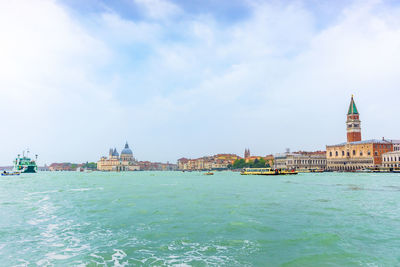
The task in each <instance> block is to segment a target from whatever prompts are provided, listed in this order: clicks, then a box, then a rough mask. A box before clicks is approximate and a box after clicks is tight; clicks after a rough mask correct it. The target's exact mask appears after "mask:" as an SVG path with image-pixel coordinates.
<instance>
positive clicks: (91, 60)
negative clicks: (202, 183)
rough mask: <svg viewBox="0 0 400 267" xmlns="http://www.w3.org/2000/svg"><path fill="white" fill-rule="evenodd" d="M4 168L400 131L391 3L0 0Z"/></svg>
mask: <svg viewBox="0 0 400 267" xmlns="http://www.w3.org/2000/svg"><path fill="white" fill-rule="evenodd" d="M0 33H1V34H0V101H1V104H0V121H1V123H2V131H1V139H0V149H1V153H0V165H11V164H12V160H13V159H14V158H15V156H16V155H17V154H19V153H21V152H22V150H24V149H25V148H29V149H30V151H31V152H32V154H38V155H39V159H38V162H39V164H40V165H43V164H45V163H47V164H50V163H52V162H86V161H97V160H98V159H99V158H100V157H101V156H105V155H107V153H108V150H109V148H110V147H116V148H117V149H118V150H119V151H120V150H121V149H122V148H123V146H124V144H125V142H126V141H128V143H129V145H130V147H131V148H132V150H133V153H134V156H135V157H136V158H137V159H138V160H150V161H162V162H166V161H169V162H176V160H177V159H178V158H181V157H188V158H196V157H201V156H205V155H213V154H217V153H236V154H239V155H242V154H243V152H244V149H245V148H250V150H251V153H252V154H253V155H267V154H271V153H279V152H283V151H285V149H286V148H290V149H291V150H292V151H295V150H307V151H313V150H324V149H325V145H327V144H336V143H341V142H343V141H345V138H346V128H345V120H346V112H347V109H348V105H349V102H350V98H351V95H352V94H354V97H355V101H356V104H357V108H358V110H359V112H360V119H361V121H362V137H363V139H371V138H377V139H381V138H382V137H385V138H391V139H400V124H399V123H398V114H399V107H400V105H399V104H398V103H399V96H400V75H399V69H400V4H399V3H398V2H397V1H389V0H388V1H385V0H381V1H379V0H371V1H369V0H363V1H357V0H355V1H348V0H347V1H341V0H339V1H322V0H309V1H306V0H304V1H301V0H298V1H278V0H271V1H261V0H254V1H250V0H249V1H246V0H242V1H239V0H219V1H216V0H192V1H187V0H174V1H173V0H119V1H111V0H110V1H105V0H103V1H102V0H87V1H80V0H14V1H8V0H0Z"/></svg>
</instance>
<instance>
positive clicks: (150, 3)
mask: <svg viewBox="0 0 400 267" xmlns="http://www.w3.org/2000/svg"><path fill="white" fill-rule="evenodd" d="M134 2H135V3H136V4H137V5H139V6H140V7H141V8H142V9H143V10H144V12H145V13H146V15H147V16H148V17H149V18H152V19H160V20H163V19H168V18H171V17H174V16H177V15H179V14H182V10H181V8H180V7H179V6H177V5H175V4H173V3H172V2H169V1H165V0H134Z"/></svg>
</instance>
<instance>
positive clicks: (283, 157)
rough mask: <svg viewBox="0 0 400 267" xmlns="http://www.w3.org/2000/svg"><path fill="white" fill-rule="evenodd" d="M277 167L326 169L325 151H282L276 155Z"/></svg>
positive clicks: (275, 166)
mask: <svg viewBox="0 0 400 267" xmlns="http://www.w3.org/2000/svg"><path fill="white" fill-rule="evenodd" d="M274 168H275V169H294V170H299V169H319V170H325V169H326V153H325V151H315V152H306V151H299V152H294V153H282V154H276V155H275V165H274Z"/></svg>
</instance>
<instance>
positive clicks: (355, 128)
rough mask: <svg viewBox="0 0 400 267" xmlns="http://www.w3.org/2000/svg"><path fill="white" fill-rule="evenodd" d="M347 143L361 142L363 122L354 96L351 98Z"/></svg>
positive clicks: (347, 123)
mask: <svg viewBox="0 0 400 267" xmlns="http://www.w3.org/2000/svg"><path fill="white" fill-rule="evenodd" d="M346 125H347V142H348V143H349V142H357V141H361V121H360V114H358V110H357V107H356V103H355V102H354V99H353V96H351V101H350V106H349V111H348V112H347V121H346Z"/></svg>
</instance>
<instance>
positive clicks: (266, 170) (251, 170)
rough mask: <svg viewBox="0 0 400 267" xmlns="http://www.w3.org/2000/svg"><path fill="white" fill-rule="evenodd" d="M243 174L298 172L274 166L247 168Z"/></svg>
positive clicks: (291, 173) (288, 173) (289, 173)
mask: <svg viewBox="0 0 400 267" xmlns="http://www.w3.org/2000/svg"><path fill="white" fill-rule="evenodd" d="M240 174H241V175H293V174H298V172H297V171H295V170H285V169H272V168H245V169H243V171H242V172H241V173H240Z"/></svg>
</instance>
